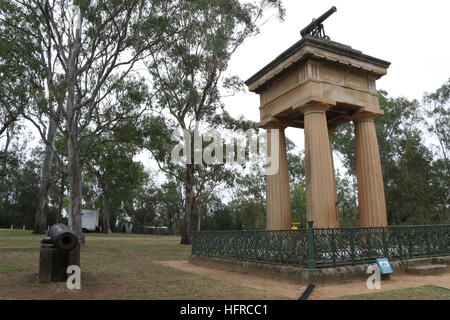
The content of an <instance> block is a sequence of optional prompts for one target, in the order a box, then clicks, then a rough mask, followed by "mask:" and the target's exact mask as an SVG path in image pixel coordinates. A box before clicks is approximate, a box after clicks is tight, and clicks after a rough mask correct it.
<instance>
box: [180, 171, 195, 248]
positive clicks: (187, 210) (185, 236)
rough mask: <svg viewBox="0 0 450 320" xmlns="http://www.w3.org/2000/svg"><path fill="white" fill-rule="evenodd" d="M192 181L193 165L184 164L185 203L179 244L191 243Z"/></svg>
mask: <svg viewBox="0 0 450 320" xmlns="http://www.w3.org/2000/svg"><path fill="white" fill-rule="evenodd" d="M193 182H194V165H193V164H187V165H186V205H185V207H184V218H183V227H182V231H181V244H191V243H192V241H191V215H192V209H193V206H194V199H193V194H192V185H193Z"/></svg>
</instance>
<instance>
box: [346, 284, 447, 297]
mask: <svg viewBox="0 0 450 320" xmlns="http://www.w3.org/2000/svg"><path fill="white" fill-rule="evenodd" d="M339 299H340V300H450V289H447V288H442V287H438V286H433V285H427V286H422V287H417V288H405V289H398V290H391V291H386V292H377V293H369V294H359V295H352V296H346V297H341V298H339Z"/></svg>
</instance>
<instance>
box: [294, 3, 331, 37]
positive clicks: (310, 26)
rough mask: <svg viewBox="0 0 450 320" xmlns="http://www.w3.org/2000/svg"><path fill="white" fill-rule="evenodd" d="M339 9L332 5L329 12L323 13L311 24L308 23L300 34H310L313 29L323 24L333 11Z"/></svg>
mask: <svg viewBox="0 0 450 320" xmlns="http://www.w3.org/2000/svg"><path fill="white" fill-rule="evenodd" d="M336 11H337V9H336V7H335V6H333V7H331V8H330V9H329V10H328V11H327V12H325V13H324V14H322V15H321V16H320V17H318V18H317V19H314V20H313V21H312V22H311V23H310V24H308V25H307V26H306V27H304V28H303V29H302V31H300V34H301V36H302V37H304V36H306V35H307V34H309V33H310V32H311V31H312V30H314V29H315V28H316V27H317V26H319V25H321V24H322V23H323V22H324V21H325V20H326V19H328V17H329V16H331V15H332V14H333V13H335V12H336Z"/></svg>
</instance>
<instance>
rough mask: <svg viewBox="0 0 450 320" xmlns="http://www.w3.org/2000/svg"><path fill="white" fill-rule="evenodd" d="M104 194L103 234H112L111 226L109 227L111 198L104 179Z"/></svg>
mask: <svg viewBox="0 0 450 320" xmlns="http://www.w3.org/2000/svg"><path fill="white" fill-rule="evenodd" d="M102 192H103V233H112V232H111V226H110V225H109V215H110V214H109V196H108V191H107V189H106V185H105V184H104V180H103V179H102Z"/></svg>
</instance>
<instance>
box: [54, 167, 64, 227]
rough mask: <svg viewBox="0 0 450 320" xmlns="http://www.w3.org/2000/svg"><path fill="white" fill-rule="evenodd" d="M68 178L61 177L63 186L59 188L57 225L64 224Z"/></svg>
mask: <svg viewBox="0 0 450 320" xmlns="http://www.w3.org/2000/svg"><path fill="white" fill-rule="evenodd" d="M65 180H66V177H65V176H64V174H62V175H61V184H60V186H59V199H58V212H57V213H56V223H60V222H62V209H63V205H64V186H65V184H66V183H65Z"/></svg>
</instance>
